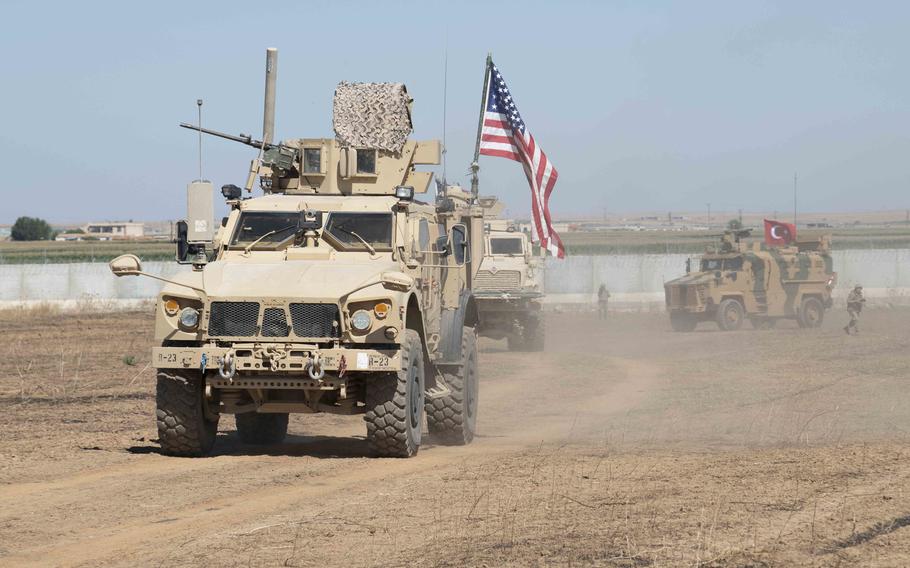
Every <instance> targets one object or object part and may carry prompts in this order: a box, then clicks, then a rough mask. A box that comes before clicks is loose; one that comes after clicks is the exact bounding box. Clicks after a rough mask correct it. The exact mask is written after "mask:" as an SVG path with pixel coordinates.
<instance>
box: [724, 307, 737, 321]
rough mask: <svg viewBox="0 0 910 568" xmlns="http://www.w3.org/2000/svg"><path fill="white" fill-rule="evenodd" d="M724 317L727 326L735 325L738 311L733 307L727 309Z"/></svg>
mask: <svg viewBox="0 0 910 568" xmlns="http://www.w3.org/2000/svg"><path fill="white" fill-rule="evenodd" d="M724 315H725V316H726V319H727V323H728V324H730V325H736V324H738V323H739V310H737V309H736V307H735V306H730V307H729V308H727V313H726V314H724Z"/></svg>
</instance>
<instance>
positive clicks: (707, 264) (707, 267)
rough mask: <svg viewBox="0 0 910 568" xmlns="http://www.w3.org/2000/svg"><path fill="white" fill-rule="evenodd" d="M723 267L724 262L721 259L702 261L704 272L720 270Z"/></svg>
mask: <svg viewBox="0 0 910 568" xmlns="http://www.w3.org/2000/svg"><path fill="white" fill-rule="evenodd" d="M722 267H723V261H722V260H721V259H719V258H706V259H703V260H702V261H701V269H702V271H704V272H708V271H711V270H720V269H721V268H722Z"/></svg>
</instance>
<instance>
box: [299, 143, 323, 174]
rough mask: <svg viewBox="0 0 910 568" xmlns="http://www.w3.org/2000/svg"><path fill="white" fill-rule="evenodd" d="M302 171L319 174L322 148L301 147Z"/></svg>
mask: <svg viewBox="0 0 910 568" xmlns="http://www.w3.org/2000/svg"><path fill="white" fill-rule="evenodd" d="M303 173H305V174H321V173H322V149H320V148H304V149H303Z"/></svg>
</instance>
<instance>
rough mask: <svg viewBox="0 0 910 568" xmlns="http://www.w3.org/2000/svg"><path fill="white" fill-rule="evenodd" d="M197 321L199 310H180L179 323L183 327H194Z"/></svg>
mask: <svg viewBox="0 0 910 568" xmlns="http://www.w3.org/2000/svg"><path fill="white" fill-rule="evenodd" d="M198 323H199V312H198V311H196V310H194V309H193V308H183V309H182V310H180V325H182V326H183V327H188V328H194V327H196V324H198Z"/></svg>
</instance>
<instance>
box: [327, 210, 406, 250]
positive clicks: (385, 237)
mask: <svg viewBox="0 0 910 568" xmlns="http://www.w3.org/2000/svg"><path fill="white" fill-rule="evenodd" d="M325 232H326V234H327V235H328V236H329V237H331V239H332V240H333V241H334V242H335V243H337V244H339V245H341V247H342V248H344V249H351V250H368V247H366V246H365V245H364V241H366V242H367V243H369V245H370V246H371V247H373V248H374V249H376V250H382V249H384V250H389V249H391V248H392V214H391V213H343V212H339V213H332V214H331V215H329V220H328V221H327V222H326V225H325Z"/></svg>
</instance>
